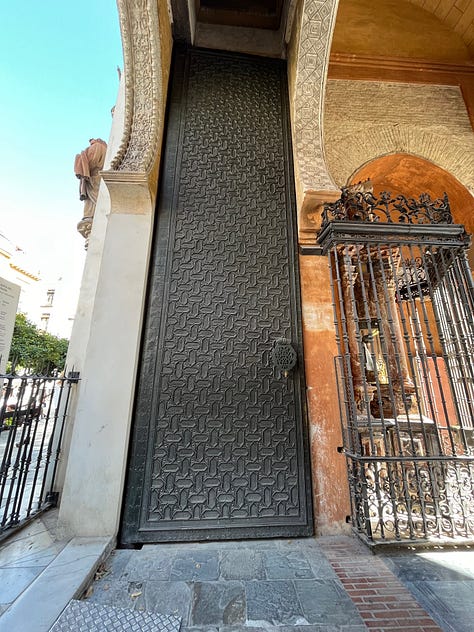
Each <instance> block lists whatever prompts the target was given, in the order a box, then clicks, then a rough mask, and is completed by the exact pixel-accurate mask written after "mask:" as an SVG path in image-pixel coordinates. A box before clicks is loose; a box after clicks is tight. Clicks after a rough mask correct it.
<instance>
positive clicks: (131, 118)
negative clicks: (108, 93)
mask: <svg viewBox="0 0 474 632" xmlns="http://www.w3.org/2000/svg"><path fill="white" fill-rule="evenodd" d="M117 5H118V10H119V17H120V26H121V31H122V43H123V55H124V66H125V118H124V135H123V139H122V142H121V144H120V147H119V149H118V151H117V155H116V156H115V158H114V159H113V160H112V163H111V170H112V171H128V172H145V173H149V172H150V171H151V170H152V169H153V166H154V163H155V160H156V157H157V151H158V146H159V142H160V137H161V129H162V126H163V107H162V102H163V80H162V64H161V48H160V24H159V16H158V3H157V2H156V0H155V1H153V0H118V2H117Z"/></svg>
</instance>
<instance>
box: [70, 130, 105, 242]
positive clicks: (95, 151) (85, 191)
mask: <svg viewBox="0 0 474 632" xmlns="http://www.w3.org/2000/svg"><path fill="white" fill-rule="evenodd" d="M89 143H90V144H89V147H87V149H84V151H81V153H80V154H77V155H76V158H75V160H74V173H75V174H76V177H77V178H79V180H80V184H79V199H80V200H83V201H84V215H83V218H82V220H81V221H80V222H79V223H78V225H77V230H78V231H79V232H80V233H81V235H82V236H83V237H84V238H85V239H86V248H87V242H88V239H89V235H90V232H91V229H92V221H93V218H94V212H95V205H96V203H97V195H98V193H99V184H100V170H101V169H102V167H103V166H104V160H105V153H106V151H107V143H106V142H105V141H103V140H102V139H100V138H91V139H90V140H89Z"/></svg>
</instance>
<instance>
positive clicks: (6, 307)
mask: <svg viewBox="0 0 474 632" xmlns="http://www.w3.org/2000/svg"><path fill="white" fill-rule="evenodd" d="M19 299H20V286H19V285H16V284H15V283H11V282H10V281H7V280H6V279H3V278H2V277H0V373H5V370H6V367H7V361H8V356H9V354H10V346H11V343H12V337H13V328H14V326H15V316H16V311H17V309H18V301H19Z"/></svg>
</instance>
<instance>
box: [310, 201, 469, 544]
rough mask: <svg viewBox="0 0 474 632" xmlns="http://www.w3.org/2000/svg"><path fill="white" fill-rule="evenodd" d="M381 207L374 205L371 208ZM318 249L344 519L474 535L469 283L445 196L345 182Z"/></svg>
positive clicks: (373, 538)
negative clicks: (408, 195)
mask: <svg viewBox="0 0 474 632" xmlns="http://www.w3.org/2000/svg"><path fill="white" fill-rule="evenodd" d="M380 208H382V212H380ZM318 242H319V244H320V245H321V247H322V249H323V252H325V253H327V254H328V257H329V268H330V274H331V286H332V292H333V303H334V317H335V327H336V336H337V343H338V348H339V356H338V357H337V358H336V373H337V378H338V384H339V396H340V408H341V418H342V430H343V441H344V452H345V455H346V458H347V467H348V476H349V487H350V495H351V504H352V524H353V527H354V528H355V529H356V530H357V532H358V533H359V534H360V535H361V536H362V537H364V538H365V539H366V540H367V541H370V542H377V543H379V542H393V541H398V542H399V541H406V542H410V541H420V540H423V541H429V540H433V539H435V540H436V541H444V540H459V539H461V540H466V539H472V538H473V537H474V495H473V492H474V485H473V477H474V429H473V419H474V322H473V308H474V286H473V282H472V277H471V271H470V269H469V266H468V263H467V258H466V249H467V247H468V246H469V238H468V237H467V235H466V233H465V231H464V228H463V227H462V226H459V225H455V224H453V223H452V219H451V215H450V212H449V203H448V199H447V196H445V197H444V198H443V199H442V200H435V201H434V202H432V201H431V200H430V199H429V198H428V196H426V195H423V196H422V197H421V198H420V201H419V202H416V200H413V199H411V200H406V199H405V198H403V197H402V196H399V197H397V198H394V199H392V198H391V196H390V194H389V193H383V194H382V195H381V198H379V199H378V200H377V199H376V198H374V196H373V195H372V194H371V193H365V192H354V191H351V190H350V189H344V190H343V195H342V197H341V200H339V201H338V202H336V203H335V204H331V205H327V206H326V209H325V212H324V216H323V226H322V229H321V231H320V233H319V235H318Z"/></svg>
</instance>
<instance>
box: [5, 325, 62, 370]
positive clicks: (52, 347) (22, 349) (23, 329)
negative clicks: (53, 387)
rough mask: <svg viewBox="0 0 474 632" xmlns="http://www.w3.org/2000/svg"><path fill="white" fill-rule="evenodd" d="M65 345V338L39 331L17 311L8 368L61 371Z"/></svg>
mask: <svg viewBox="0 0 474 632" xmlns="http://www.w3.org/2000/svg"><path fill="white" fill-rule="evenodd" d="M67 347H68V340H66V338H58V337H57V336H53V335H52V334H49V333H48V332H46V331H41V330H40V329H38V327H37V326H36V325H35V324H34V323H32V322H31V321H29V320H28V319H27V317H26V316H25V314H22V313H18V314H17V315H16V318H15V328H14V330H13V339H12V345H11V348H10V358H9V360H10V362H9V367H8V369H10V370H11V369H12V368H13V367H16V368H22V369H26V370H28V371H32V372H33V373H50V372H52V371H61V370H62V369H63V368H64V363H65V361H66V353H67Z"/></svg>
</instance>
